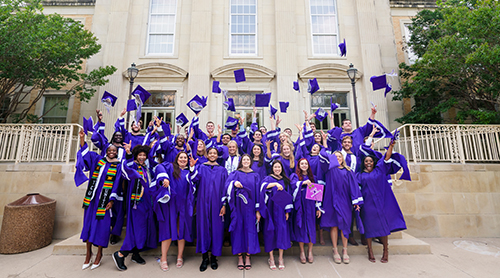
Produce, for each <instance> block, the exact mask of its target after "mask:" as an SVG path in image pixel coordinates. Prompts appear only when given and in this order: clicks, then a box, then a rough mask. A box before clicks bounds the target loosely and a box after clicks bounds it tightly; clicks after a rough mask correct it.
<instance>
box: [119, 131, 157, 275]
mask: <svg viewBox="0 0 500 278" xmlns="http://www.w3.org/2000/svg"><path fill="white" fill-rule="evenodd" d="M130 147H131V142H130V141H129V143H125V144H124V148H125V151H126V152H127V160H126V161H125V162H123V163H122V173H123V176H124V177H125V179H127V180H129V182H130V183H129V186H128V188H127V192H126V200H127V229H126V234H125V239H124V240H123V244H122V247H121V248H120V251H116V252H115V253H114V254H113V260H114V261H115V264H116V267H117V268H118V270H127V267H126V266H125V257H127V256H128V254H129V253H132V261H133V262H135V263H138V264H142V265H143V264H146V261H145V260H144V259H143V258H142V257H141V256H140V255H139V252H141V251H144V250H147V249H153V248H156V243H157V236H156V227H155V219H154V213H153V204H152V198H153V196H154V194H155V187H154V186H151V182H152V180H153V179H154V177H152V174H151V171H150V168H149V166H148V165H147V164H149V161H148V154H149V151H150V148H149V146H142V145H138V146H135V147H134V149H133V150H132V151H131V150H130Z"/></svg>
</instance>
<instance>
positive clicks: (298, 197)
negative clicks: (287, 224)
mask: <svg viewBox="0 0 500 278" xmlns="http://www.w3.org/2000/svg"><path fill="white" fill-rule="evenodd" d="M296 174H297V177H298V180H297V181H296V189H295V191H294V194H293V197H294V210H295V211H296V219H295V223H293V227H294V236H295V240H296V241H297V242H299V248H300V256H299V258H300V262H301V263H303V264H305V263H306V254H305V251H304V243H307V247H308V252H307V260H308V261H309V263H313V260H314V258H313V252H312V249H313V244H315V243H316V218H320V217H321V210H320V203H319V202H316V201H314V200H308V199H306V192H307V186H308V185H310V184H311V183H314V182H315V179H314V176H313V173H312V171H311V167H310V165H309V161H307V159H305V158H301V159H300V160H299V161H298V162H297V172H296Z"/></svg>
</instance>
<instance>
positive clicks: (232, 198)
mask: <svg viewBox="0 0 500 278" xmlns="http://www.w3.org/2000/svg"><path fill="white" fill-rule="evenodd" d="M236 181H239V182H240V183H241V184H242V185H243V188H237V187H236V186H234V183H235V182H236ZM226 192H227V198H228V203H229V207H230V208H231V224H230V226H229V232H230V233H231V246H232V251H233V255H236V254H240V253H249V254H257V253H259V252H260V246H259V236H258V231H257V225H256V222H257V218H256V216H255V213H256V212H257V208H258V206H259V195H260V177H259V175H258V174H257V173H255V172H250V173H245V172H242V171H239V170H236V171H234V172H232V173H231V174H230V175H229V177H228V179H227V181H226Z"/></svg>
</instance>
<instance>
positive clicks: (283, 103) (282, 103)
mask: <svg viewBox="0 0 500 278" xmlns="http://www.w3.org/2000/svg"><path fill="white" fill-rule="evenodd" d="M288 106H290V102H288V101H280V112H281V113H286V110H287V109H288Z"/></svg>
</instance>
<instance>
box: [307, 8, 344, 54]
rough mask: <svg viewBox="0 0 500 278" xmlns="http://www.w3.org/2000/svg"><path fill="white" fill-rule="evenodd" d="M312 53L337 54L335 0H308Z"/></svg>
mask: <svg viewBox="0 0 500 278" xmlns="http://www.w3.org/2000/svg"><path fill="white" fill-rule="evenodd" d="M310 5H311V6H310V10H311V29H312V44H313V54H322V55H323V54H326V55H332V54H338V47H337V45H338V42H337V35H338V26H337V15H336V8H335V7H336V1H335V0H310Z"/></svg>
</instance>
